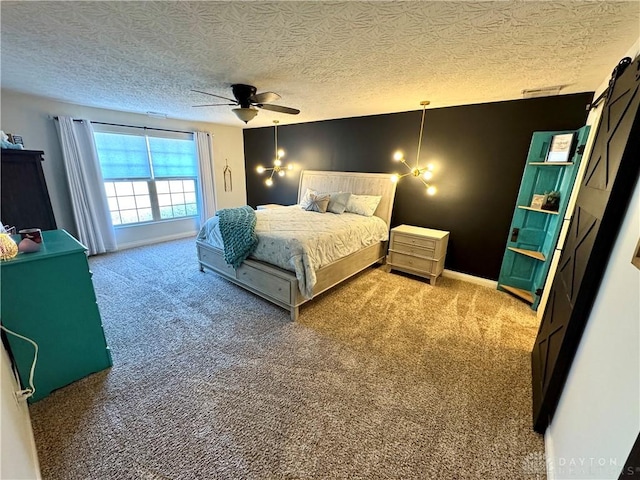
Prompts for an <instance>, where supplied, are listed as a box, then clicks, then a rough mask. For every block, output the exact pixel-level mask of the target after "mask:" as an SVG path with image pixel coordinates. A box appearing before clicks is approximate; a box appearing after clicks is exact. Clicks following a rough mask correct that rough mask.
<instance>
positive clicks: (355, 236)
mask: <svg viewBox="0 0 640 480" xmlns="http://www.w3.org/2000/svg"><path fill="white" fill-rule="evenodd" d="M255 232H256V235H257V236H258V246H257V248H256V250H255V251H254V252H253V254H252V255H251V257H250V258H253V259H256V260H261V261H263V262H267V263H270V264H272V265H276V266H277V267H280V268H283V269H285V270H289V271H291V272H295V274H296V278H297V279H298V285H299V287H300V293H301V294H302V295H303V296H304V297H305V298H311V297H312V296H313V287H314V286H315V284H316V271H317V270H319V269H320V268H322V267H324V266H326V265H329V264H330V263H333V262H335V261H336V260H338V259H340V258H342V257H346V256H347V255H349V254H351V253H354V252H357V251H358V250H361V249H362V248H365V247H368V246H370V245H373V244H375V243H378V242H381V241H385V240H388V237H389V227H388V226H387V224H386V223H385V222H384V220H382V219H381V218H379V217H375V216H373V217H365V216H362V215H356V214H354V213H342V214H340V215H337V214H334V213H317V212H308V211H306V210H302V209H301V208H300V207H299V206H297V205H293V206H289V207H282V208H272V209H266V210H258V211H256V229H255ZM198 240H201V241H205V242H206V243H208V244H210V245H212V246H214V247H217V248H221V249H222V248H224V245H223V243H222V236H221V234H220V228H219V227H218V217H212V218H210V219H209V220H207V221H206V223H205V224H204V225H203V226H202V228H201V229H200V232H199V233H198Z"/></svg>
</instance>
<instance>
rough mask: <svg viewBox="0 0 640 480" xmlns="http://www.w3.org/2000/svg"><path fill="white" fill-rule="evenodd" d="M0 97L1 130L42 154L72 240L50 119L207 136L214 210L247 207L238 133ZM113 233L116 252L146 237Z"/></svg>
mask: <svg viewBox="0 0 640 480" xmlns="http://www.w3.org/2000/svg"><path fill="white" fill-rule="evenodd" d="M0 95H1V113H2V116H1V125H2V130H4V131H5V132H8V133H17V134H20V135H22V138H23V140H24V144H25V148H27V149H29V150H42V151H44V152H45V161H44V163H43V168H44V175H45V178H46V181H47V187H48V189H49V195H50V197H51V204H52V206H53V211H54V214H55V217H56V222H57V224H58V228H64V229H65V230H68V231H69V233H71V234H73V235H75V233H76V228H75V223H74V220H73V213H72V211H71V200H70V198H69V189H68V186H67V180H66V177H65V170H64V163H63V160H62V152H61V149H60V142H59V140H58V135H57V133H56V128H55V125H54V121H53V120H52V119H51V118H50V117H51V116H56V115H71V116H73V117H75V118H84V119H88V120H92V121H97V122H109V123H119V124H125V125H135V126H146V127H157V128H166V129H175V130H183V131H194V130H200V131H206V132H210V133H211V134H212V135H213V156H214V159H213V160H214V174H215V183H216V203H217V206H218V208H228V207H236V206H240V205H245V204H246V203H247V192H246V182H245V172H244V144H243V135H242V128H241V127H231V126H227V125H218V124H213V123H203V122H192V121H185V120H175V119H158V118H151V117H148V116H147V115H144V114H135V113H127V112H117V111H114V110H105V109H99V108H92V107H85V106H81V105H73V104H70V103H62V102H57V101H54V100H50V99H46V98H41V97H35V96H32V95H26V94H22V93H17V92H13V91H8V90H2V92H1V94H0ZM225 160H228V162H229V167H230V168H231V170H232V173H233V192H225V191H224V183H223V176H222V171H223V169H224V167H225ZM197 223H198V222H197V221H194V220H193V219H189V220H176V221H170V222H163V223H162V224H160V226H159V227H158V226H156V227H154V231H153V232H152V233H153V236H155V237H156V238H164V239H168V238H172V237H174V236H176V235H180V234H182V235H184V234H193V233H195V231H196V229H197V227H198V225H197ZM116 230H117V232H116V233H117V240H118V245H119V246H120V247H123V246H124V247H126V246H132V245H135V244H138V243H140V242H141V241H144V240H146V239H148V238H149V237H150V234H149V232H146V231H145V229H143V228H141V227H119V228H117V229H116Z"/></svg>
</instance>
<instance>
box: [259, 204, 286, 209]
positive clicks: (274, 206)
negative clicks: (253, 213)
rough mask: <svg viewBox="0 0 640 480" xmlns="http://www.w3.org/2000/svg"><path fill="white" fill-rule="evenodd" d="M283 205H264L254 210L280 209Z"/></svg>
mask: <svg viewBox="0 0 640 480" xmlns="http://www.w3.org/2000/svg"><path fill="white" fill-rule="evenodd" d="M284 206H285V205H279V204H277V203H267V204H266V205H258V206H257V207H256V210H268V209H270V208H282V207H284Z"/></svg>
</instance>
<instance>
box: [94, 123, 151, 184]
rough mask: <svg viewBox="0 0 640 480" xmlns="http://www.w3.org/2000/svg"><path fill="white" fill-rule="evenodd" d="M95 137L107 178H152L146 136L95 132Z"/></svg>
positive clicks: (103, 171) (105, 177)
mask: <svg viewBox="0 0 640 480" xmlns="http://www.w3.org/2000/svg"><path fill="white" fill-rule="evenodd" d="M94 138H95V141H96V148H97V150H98V155H99V157H100V168H101V170H102V176H103V178H104V179H105V180H108V179H125V178H126V179H137V178H151V168H150V165H149V156H148V153H147V142H146V139H145V137H143V136H139V135H123V134H118V133H102V132H95V133H94Z"/></svg>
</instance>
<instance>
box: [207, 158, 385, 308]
mask: <svg viewBox="0 0 640 480" xmlns="http://www.w3.org/2000/svg"><path fill="white" fill-rule="evenodd" d="M307 188H311V189H313V190H316V191H319V192H351V193H353V194H356V195H381V196H382V199H381V200H380V204H379V205H378V208H377V209H376V211H375V213H374V215H375V216H377V217H380V218H382V219H383V220H384V221H385V222H386V223H387V226H389V225H390V223H391V211H392V210H393V201H394V198H395V192H396V184H395V183H393V182H391V181H390V180H389V175H388V174H384V173H356V172H322V171H313V170H303V171H302V173H301V175H300V185H299V188H298V203H300V200H301V198H302V196H303V195H304V193H305V192H306V190H307ZM196 249H197V252H198V261H199V262H200V271H204V267H207V268H209V269H211V270H213V271H214V272H216V273H218V274H220V275H222V276H223V277H224V278H226V279H227V280H230V281H232V282H233V283H235V284H237V285H239V286H241V287H242V288H244V289H246V290H249V291H250V292H253V293H255V294H256V295H259V296H261V297H262V298H264V299H266V300H268V301H269V302H271V303H274V304H276V305H279V306H280V307H282V308H284V309H286V310H289V312H290V314H291V320H293V321H295V320H297V319H298V313H299V308H300V305H302V304H303V303H305V302H307V301H308V300H310V299H307V298H304V297H303V296H302V294H301V293H300V289H299V288H298V279H297V278H296V275H295V272H290V271H288V270H284V269H282V268H279V267H276V266H274V265H271V264H268V263H266V262H262V261H259V260H253V259H250V258H248V259H247V260H245V261H244V262H243V263H242V265H240V267H239V268H238V269H237V270H234V268H233V267H232V266H231V265H228V264H227V263H226V262H225V260H224V252H223V250H222V249H220V248H216V247H213V246H211V245H209V244H208V243H205V242H203V241H201V240H197V241H196ZM386 254H387V242H386V241H384V242H379V243H376V244H374V245H371V246H369V247H366V248H364V249H362V250H359V251H357V252H354V253H352V254H350V255H348V256H346V257H343V258H341V259H339V260H336V261H335V262H333V263H331V264H329V265H326V266H324V267H322V268H320V269H319V270H318V271H317V272H316V277H317V282H316V284H315V286H314V288H313V296H314V297H315V296H316V295H319V294H321V293H322V292H324V291H326V290H329V289H330V288H331V287H334V286H335V285H337V284H339V283H340V282H343V281H344V280H346V279H348V278H349V277H352V276H353V275H355V274H356V273H358V272H360V271H362V270H364V269H365V268H367V267H369V266H371V265H373V264H375V263H378V262H381V263H383V262H384V260H385V256H386Z"/></svg>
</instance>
